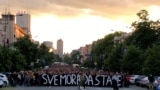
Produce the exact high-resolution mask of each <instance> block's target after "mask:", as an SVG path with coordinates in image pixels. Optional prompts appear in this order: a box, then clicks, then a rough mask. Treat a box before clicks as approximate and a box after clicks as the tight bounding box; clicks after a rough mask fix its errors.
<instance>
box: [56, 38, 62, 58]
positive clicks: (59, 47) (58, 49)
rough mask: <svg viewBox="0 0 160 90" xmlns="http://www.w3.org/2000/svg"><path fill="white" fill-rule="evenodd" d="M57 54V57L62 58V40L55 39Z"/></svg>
mask: <svg viewBox="0 0 160 90" xmlns="http://www.w3.org/2000/svg"><path fill="white" fill-rule="evenodd" d="M57 54H58V55H59V57H61V58H63V40H62V39H59V40H57Z"/></svg>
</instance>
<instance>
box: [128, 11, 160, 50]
mask: <svg viewBox="0 0 160 90" xmlns="http://www.w3.org/2000/svg"><path fill="white" fill-rule="evenodd" d="M137 15H138V17H139V19H140V20H139V21H135V22H134V23H132V28H133V30H134V32H133V33H132V35H131V36H129V37H128V38H127V40H126V44H127V45H136V46H137V47H140V48H142V49H144V50H145V49H147V48H148V47H151V46H152V45H153V43H155V42H156V41H157V39H158V36H159V35H160V33H157V31H158V30H157V28H159V25H160V23H159V22H157V21H152V20H149V18H148V12H147V11H146V10H141V11H140V12H138V13H137Z"/></svg>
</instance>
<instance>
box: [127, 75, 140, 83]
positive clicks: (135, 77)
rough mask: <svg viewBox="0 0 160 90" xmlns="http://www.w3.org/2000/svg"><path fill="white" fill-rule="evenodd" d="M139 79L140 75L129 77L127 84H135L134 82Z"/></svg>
mask: <svg viewBox="0 0 160 90" xmlns="http://www.w3.org/2000/svg"><path fill="white" fill-rule="evenodd" d="M138 77H140V75H131V76H130V80H129V83H130V84H135V80H136V79H137V78H138Z"/></svg>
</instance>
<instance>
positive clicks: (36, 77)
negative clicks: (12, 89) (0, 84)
mask: <svg viewBox="0 0 160 90" xmlns="http://www.w3.org/2000/svg"><path fill="white" fill-rule="evenodd" d="M44 73H45V74H49V75H62V74H81V75H110V76H112V82H113V83H112V86H113V88H114V90H118V88H119V87H120V86H118V84H117V82H115V81H116V80H117V77H116V76H117V75H120V76H121V77H122V78H121V87H123V86H125V87H129V76H128V75H127V74H126V73H122V72H121V73H118V72H108V71H103V70H95V69H82V68H81V67H74V66H71V65H52V66H51V67H50V68H48V69H38V70H33V71H30V70H29V71H20V72H12V73H11V74H8V75H7V76H8V79H9V82H10V85H11V86H17V85H20V86H21V85H24V86H41V85H43V82H42V74H44ZM84 80H85V79H84ZM83 86H84V87H85V83H83Z"/></svg>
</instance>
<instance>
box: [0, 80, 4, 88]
mask: <svg viewBox="0 0 160 90" xmlns="http://www.w3.org/2000/svg"><path fill="white" fill-rule="evenodd" d="M3 84H4V83H3V80H2V79H0V88H1V87H3Z"/></svg>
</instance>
